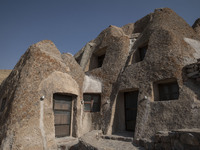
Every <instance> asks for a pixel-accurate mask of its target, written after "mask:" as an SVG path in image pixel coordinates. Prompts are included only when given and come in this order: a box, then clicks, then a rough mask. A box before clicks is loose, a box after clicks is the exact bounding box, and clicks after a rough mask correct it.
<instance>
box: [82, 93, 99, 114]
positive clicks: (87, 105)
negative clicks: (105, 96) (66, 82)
mask: <svg viewBox="0 0 200 150" xmlns="http://www.w3.org/2000/svg"><path fill="white" fill-rule="evenodd" d="M83 99H84V111H87V112H99V111H100V104H101V96H100V94H84V95H83Z"/></svg>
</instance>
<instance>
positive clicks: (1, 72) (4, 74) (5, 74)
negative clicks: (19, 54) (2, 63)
mask: <svg viewBox="0 0 200 150" xmlns="http://www.w3.org/2000/svg"><path fill="white" fill-rule="evenodd" d="M11 71H12V70H0V84H1V82H3V80H4V79H6V78H7V77H8V75H9V74H10V72H11Z"/></svg>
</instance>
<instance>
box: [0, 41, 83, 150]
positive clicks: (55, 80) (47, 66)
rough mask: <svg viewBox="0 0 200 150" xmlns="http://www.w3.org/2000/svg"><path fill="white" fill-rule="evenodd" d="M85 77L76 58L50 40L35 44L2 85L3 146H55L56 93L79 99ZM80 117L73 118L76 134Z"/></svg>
mask: <svg viewBox="0 0 200 150" xmlns="http://www.w3.org/2000/svg"><path fill="white" fill-rule="evenodd" d="M74 70H76V73H74ZM83 77H84V76H83V72H82V70H81V68H80V67H79V65H78V64H77V63H76V62H75V60H74V58H73V57H72V56H71V55H69V54H63V55H61V54H60V52H59V51H58V50H57V48H56V47H55V45H54V44H53V43H52V42H51V41H41V42H39V43H37V44H34V45H32V46H31V47H30V48H29V49H28V50H27V51H26V53H25V54H24V55H23V56H22V57H21V59H20V60H19V62H18V63H17V65H16V66H15V68H14V69H13V71H12V72H11V74H10V76H9V77H8V78H7V79H6V81H5V82H4V83H3V84H2V85H1V86H0V95H1V98H0V99H1V101H3V100H6V102H5V104H4V108H3V109H2V110H1V112H0V115H1V120H0V128H1V129H0V140H1V149H35V150H39V149H56V143H55V129H54V118H53V117H54V114H53V109H52V106H53V101H52V98H53V93H64V92H67V93H71V94H74V95H77V99H76V100H77V101H79V100H80V97H79V95H80V91H81V88H80V87H79V84H81V83H82V81H83ZM78 83H79V84H78ZM41 97H44V99H43V100H42V99H41ZM76 103H77V102H76ZM75 106H76V105H75ZM78 107H79V105H78V106H77V107H76V108H75V109H76V111H74V113H73V115H75V116H77V115H78V114H79V111H80V108H78ZM78 116H80V115H78ZM78 118H79V117H74V126H73V129H72V130H73V135H74V136H77V135H78V134H79V129H78V128H77V125H76V124H77V122H80V121H79V120H78ZM79 124H80V123H79Z"/></svg>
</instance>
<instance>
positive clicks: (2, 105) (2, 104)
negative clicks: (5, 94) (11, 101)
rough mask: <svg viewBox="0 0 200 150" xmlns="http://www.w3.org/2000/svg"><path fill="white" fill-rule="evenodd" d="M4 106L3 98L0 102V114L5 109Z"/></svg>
mask: <svg viewBox="0 0 200 150" xmlns="http://www.w3.org/2000/svg"><path fill="white" fill-rule="evenodd" d="M5 106H6V98H4V99H3V100H2V102H1V109H0V112H2V111H3V110H4V109H5Z"/></svg>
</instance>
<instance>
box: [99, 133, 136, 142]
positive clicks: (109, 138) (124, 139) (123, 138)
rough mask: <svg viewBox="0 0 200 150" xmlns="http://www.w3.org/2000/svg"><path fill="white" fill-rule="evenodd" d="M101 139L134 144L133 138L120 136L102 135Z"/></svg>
mask: <svg viewBox="0 0 200 150" xmlns="http://www.w3.org/2000/svg"><path fill="white" fill-rule="evenodd" d="M101 138H102V139H108V140H118V141H125V142H133V137H124V136H118V135H102V136H101Z"/></svg>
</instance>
